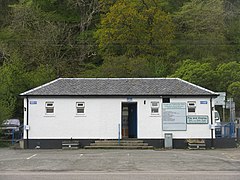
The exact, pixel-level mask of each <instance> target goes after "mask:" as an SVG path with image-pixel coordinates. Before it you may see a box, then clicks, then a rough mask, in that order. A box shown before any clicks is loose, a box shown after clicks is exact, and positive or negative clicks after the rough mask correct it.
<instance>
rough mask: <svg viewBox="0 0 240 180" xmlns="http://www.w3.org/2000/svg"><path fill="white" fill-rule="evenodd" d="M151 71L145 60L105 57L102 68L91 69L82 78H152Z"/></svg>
mask: <svg viewBox="0 0 240 180" xmlns="http://www.w3.org/2000/svg"><path fill="white" fill-rule="evenodd" d="M153 75H154V74H153V71H152V69H151V67H150V64H149V62H148V61H147V60H146V59H145V58H140V57H136V58H129V57H127V56H117V57H107V58H106V59H105V60H104V62H103V64H102V66H100V67H99V68H96V67H95V68H93V70H89V71H87V72H86V74H84V77H86V76H87V77H112V78H121V77H125V78H130V77H139V78H143V77H152V76H153Z"/></svg>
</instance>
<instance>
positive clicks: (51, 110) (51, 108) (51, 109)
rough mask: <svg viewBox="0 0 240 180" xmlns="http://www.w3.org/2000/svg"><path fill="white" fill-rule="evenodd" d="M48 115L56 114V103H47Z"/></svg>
mask: <svg viewBox="0 0 240 180" xmlns="http://www.w3.org/2000/svg"><path fill="white" fill-rule="evenodd" d="M45 109H46V114H54V102H46V104H45Z"/></svg>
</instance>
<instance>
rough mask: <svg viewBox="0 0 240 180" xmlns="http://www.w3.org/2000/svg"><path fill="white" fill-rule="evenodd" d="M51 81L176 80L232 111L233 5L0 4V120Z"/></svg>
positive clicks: (157, 1)
mask: <svg viewBox="0 0 240 180" xmlns="http://www.w3.org/2000/svg"><path fill="white" fill-rule="evenodd" d="M57 77H179V78H182V79H184V80H187V81H190V82H192V83H195V84H197V85H201V86H203V87H205V88H208V89H211V90H214V91H225V92H227V93H228V95H229V96H232V97H234V99H235V101H236V102H237V103H238V106H239V105H240V100H239V98H240V93H239V92H240V1H236V0H178V1H176V0H41V1H40V0H0V97H1V98H0V121H1V120H3V119H6V118H10V117H21V116H22V107H21V104H22V103H21V100H20V99H19V97H18V95H19V94H20V93H21V92H23V91H26V90H28V89H31V88H33V87H36V86H38V85H41V84H43V83H45V82H48V81H50V80H52V79H55V78H57Z"/></svg>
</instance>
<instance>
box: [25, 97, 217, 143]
mask: <svg viewBox="0 0 240 180" xmlns="http://www.w3.org/2000/svg"><path fill="white" fill-rule="evenodd" d="M191 100H192V101H193V100H194V101H196V102H197V107H196V113H188V114H187V115H207V116H209V124H211V119H210V118H211V114H210V98H194V99H191V98H171V102H187V101H191ZM30 101H37V104H30ZM46 101H53V102H54V107H55V113H54V116H47V115H45V102H46ZM144 101H146V103H145V104H144ZM151 101H159V102H160V110H159V112H160V113H159V115H151V104H150V103H151ZM200 101H207V102H208V103H207V104H200ZM76 102H85V107H86V108H85V110H86V113H85V116H78V115H76ZM122 102H127V98H77V97H76V98H39V97H36V98H29V126H30V130H29V138H30V139H70V138H73V139H75V138H76V139H117V138H118V124H119V123H121V105H122ZM132 102H137V118H138V122H137V126H138V128H137V129H138V131H137V132H138V138H139V139H162V138H164V134H165V133H172V134H173V138H175V139H186V138H211V130H210V129H209V124H187V130H186V131H163V130H162V105H161V102H162V99H161V98H160V97H159V98H133V99H132ZM24 107H27V101H26V99H25V100H24ZM26 117H27V113H26V111H25V112H24V124H26ZM214 134H215V133H214ZM24 138H25V139H26V131H25V133H24Z"/></svg>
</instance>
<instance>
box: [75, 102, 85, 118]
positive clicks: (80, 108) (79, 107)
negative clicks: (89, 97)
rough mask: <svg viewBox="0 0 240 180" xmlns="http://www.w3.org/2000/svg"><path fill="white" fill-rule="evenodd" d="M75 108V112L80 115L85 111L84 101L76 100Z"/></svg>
mask: <svg viewBox="0 0 240 180" xmlns="http://www.w3.org/2000/svg"><path fill="white" fill-rule="evenodd" d="M76 110H77V114H78V115H81V114H84V113H85V103H84V102H77V103H76Z"/></svg>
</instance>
